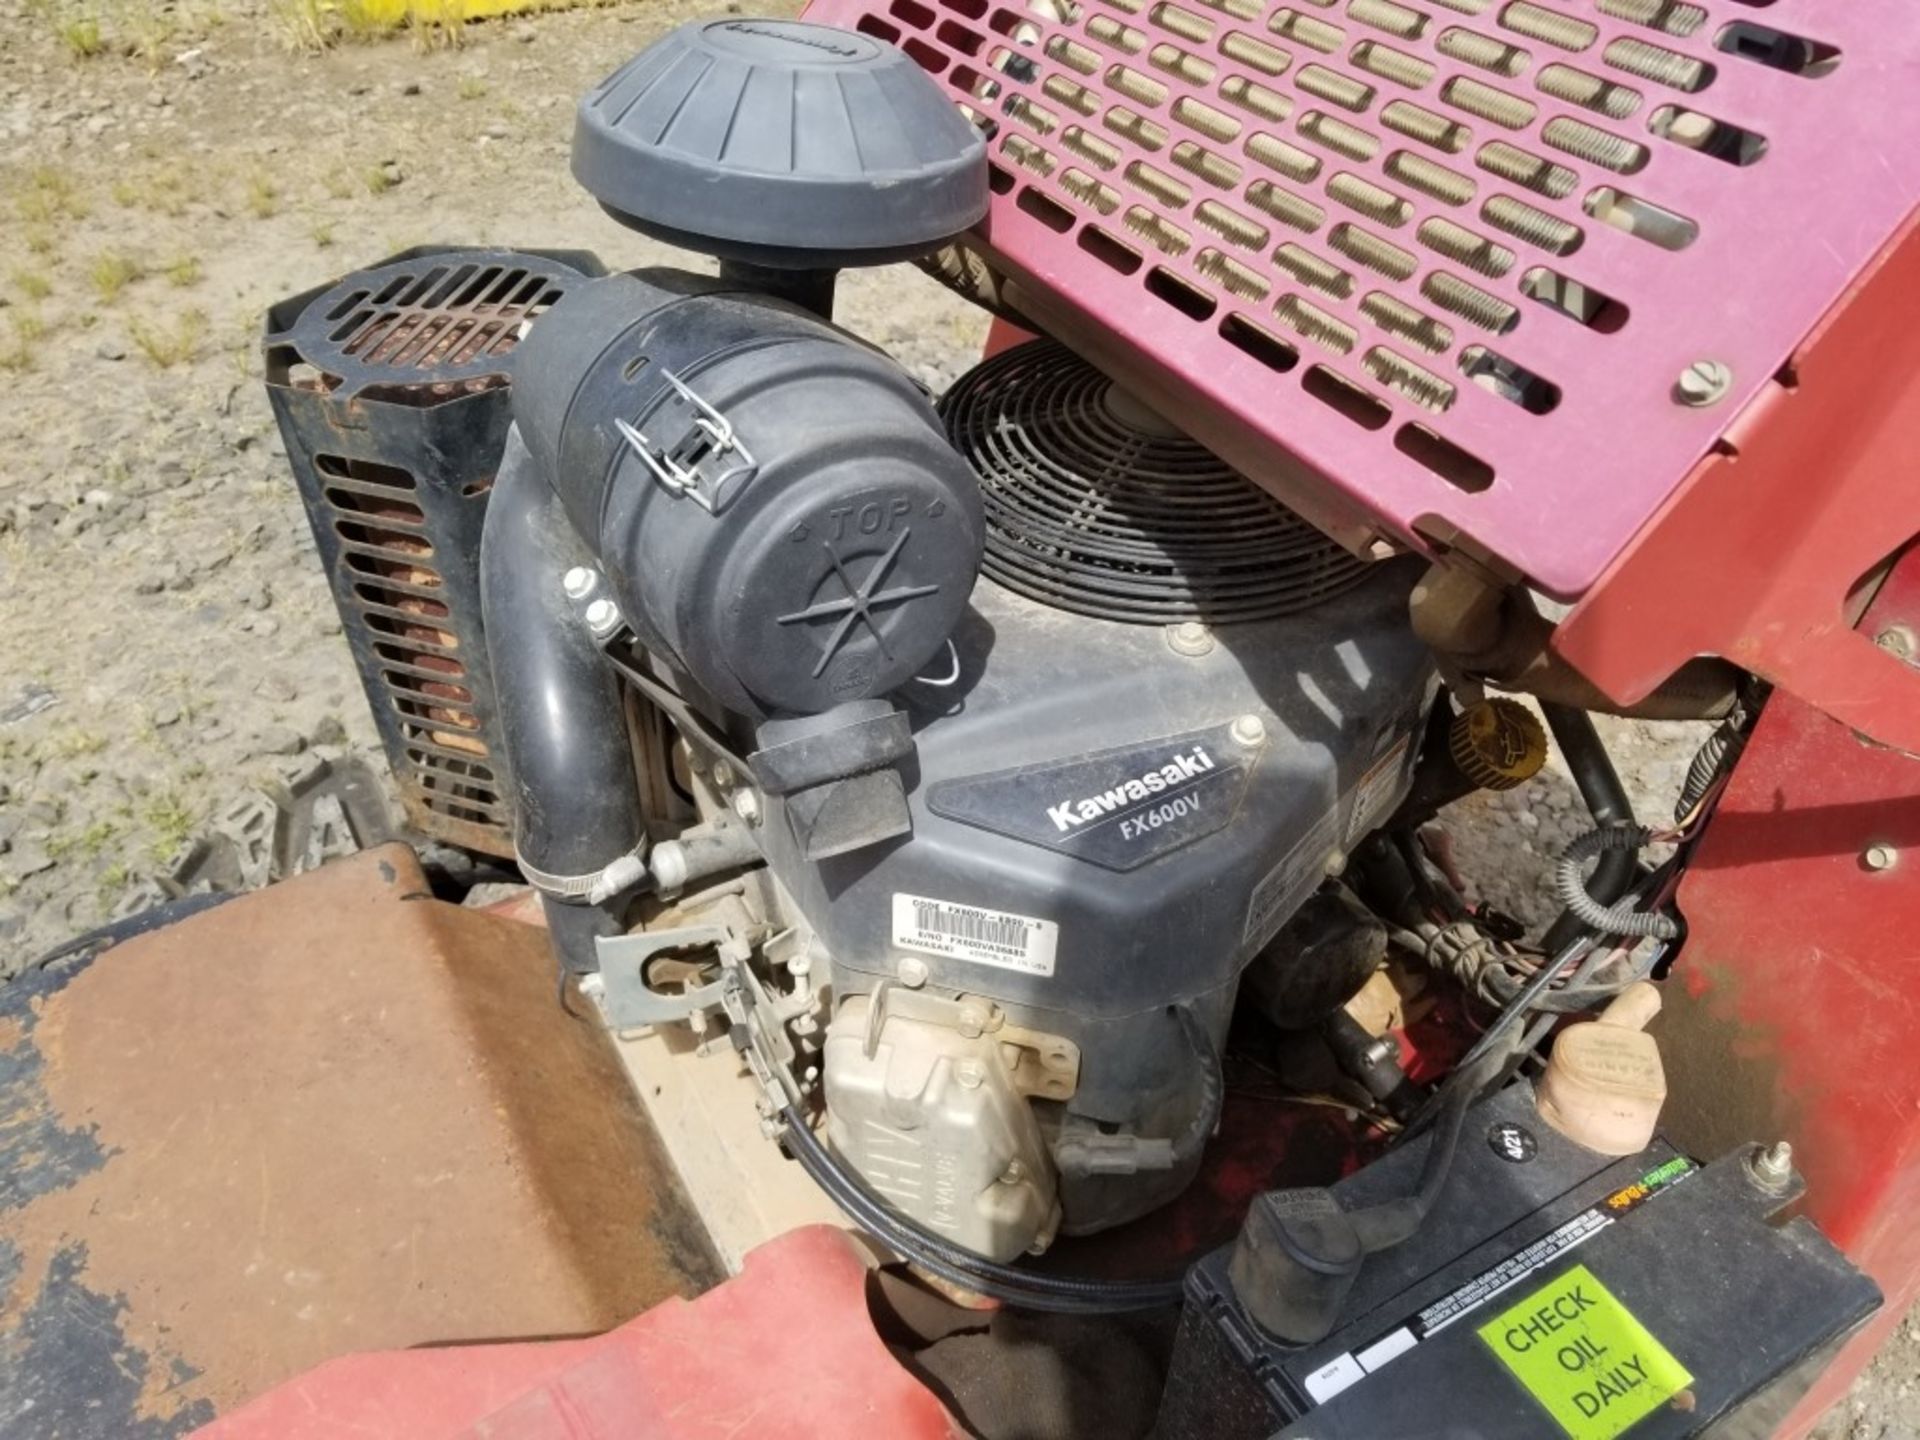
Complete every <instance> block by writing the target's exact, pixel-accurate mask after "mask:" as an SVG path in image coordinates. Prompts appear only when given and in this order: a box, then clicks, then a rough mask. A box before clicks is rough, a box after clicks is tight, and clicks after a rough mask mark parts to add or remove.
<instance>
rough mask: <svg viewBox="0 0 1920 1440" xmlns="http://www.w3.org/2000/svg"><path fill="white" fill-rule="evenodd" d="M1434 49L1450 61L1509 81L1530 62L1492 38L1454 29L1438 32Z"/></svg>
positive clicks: (1512, 47)
mask: <svg viewBox="0 0 1920 1440" xmlns="http://www.w3.org/2000/svg"><path fill="white" fill-rule="evenodd" d="M1433 48H1434V49H1436V50H1438V51H1439V52H1440V53H1441V54H1442V55H1445V56H1447V57H1448V58H1449V59H1453V60H1464V61H1465V62H1466V63H1467V64H1469V65H1478V66H1479V67H1480V68H1481V69H1482V70H1491V71H1492V72H1493V73H1494V74H1496V75H1505V76H1508V77H1512V76H1515V75H1518V74H1519V73H1520V72H1521V71H1522V70H1524V69H1526V68H1527V61H1528V60H1529V59H1531V58H1532V57H1531V56H1529V55H1528V54H1527V52H1526V51H1524V50H1522V49H1521V48H1520V47H1519V46H1517V45H1509V44H1507V42H1506V41H1504V40H1496V39H1494V38H1493V37H1492V36H1491V35H1482V34H1480V32H1479V31H1477V30H1463V29H1461V28H1460V27H1459V26H1457V25H1456V26H1454V27H1453V28H1452V29H1449V30H1443V31H1441V32H1440V38H1439V39H1438V40H1436V41H1434V42H1433Z"/></svg>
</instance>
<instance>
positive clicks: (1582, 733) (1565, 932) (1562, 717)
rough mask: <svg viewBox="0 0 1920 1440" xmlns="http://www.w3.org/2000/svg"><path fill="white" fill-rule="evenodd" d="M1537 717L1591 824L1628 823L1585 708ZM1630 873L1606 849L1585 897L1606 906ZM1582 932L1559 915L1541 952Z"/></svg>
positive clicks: (1629, 813) (1630, 865)
mask: <svg viewBox="0 0 1920 1440" xmlns="http://www.w3.org/2000/svg"><path fill="white" fill-rule="evenodd" d="M1540 713H1541V714H1542V715H1544V716H1545V717H1546V721H1547V728H1548V729H1549V730H1551V731H1553V738H1554V742H1555V743H1556V744H1558V745H1559V747H1560V754H1561V756H1562V758H1564V759H1565V760H1566V762H1567V769H1568V770H1569V771H1571V772H1572V774H1573V783H1574V787H1575V788H1576V789H1578V790H1579V792H1580V798H1581V800H1582V801H1583V802H1585V804H1586V807H1587V813H1588V814H1589V815H1591V816H1592V817H1593V823H1594V824H1595V825H1597V826H1600V827H1602V828H1605V827H1607V826H1612V825H1631V824H1633V823H1634V817H1633V802H1632V801H1631V800H1630V799H1628V797H1627V788H1626V786H1624V785H1622V784H1621V783H1620V775H1619V772H1618V771H1616V770H1615V769H1614V768H1613V760H1612V758H1611V757H1610V756H1608V754H1607V747H1606V745H1605V744H1603V743H1602V742H1601V739H1600V732H1599V731H1598V730H1596V729H1594V727H1593V717H1592V716H1590V715H1588V714H1587V712H1586V711H1584V710H1575V709H1572V708H1570V707H1568V706H1565V705H1544V704H1543V705H1542V706H1541V707H1540ZM1634 871H1635V861H1634V857H1633V856H1632V855H1631V854H1624V853H1622V852H1621V851H1618V850H1610V851H1608V852H1606V853H1605V854H1603V855H1602V856H1601V857H1600V864H1599V866H1598V867H1597V868H1595V870H1594V872H1593V875H1592V877H1591V878H1590V879H1589V880H1588V881H1587V886H1586V888H1587V893H1588V894H1589V895H1591V896H1592V897H1593V898H1594V899H1595V900H1596V901H1598V902H1599V903H1600V904H1602V905H1611V904H1612V903H1613V902H1614V901H1616V900H1618V899H1619V898H1620V897H1621V896H1622V895H1623V894H1625V893H1626V890H1627V887H1628V886H1629V885H1631V884H1632V883H1633V878H1634ZM1583 929H1584V926H1583V925H1582V924H1581V921H1580V919H1579V917H1578V916H1576V915H1573V914H1571V913H1569V912H1563V913H1562V914H1561V915H1560V917H1559V918H1558V919H1557V920H1555V921H1554V922H1553V924H1552V925H1551V926H1549V927H1548V929H1547V933H1546V935H1545V936H1544V937H1543V938H1542V939H1541V941H1540V948H1541V949H1542V950H1545V951H1546V952H1547V953H1548V954H1550V955H1551V954H1555V953H1557V952H1558V951H1559V950H1560V948H1561V947H1562V946H1564V945H1566V944H1567V943H1568V942H1569V941H1571V940H1572V939H1573V938H1574V937H1575V936H1577V935H1579V934H1581V933H1582V931H1583Z"/></svg>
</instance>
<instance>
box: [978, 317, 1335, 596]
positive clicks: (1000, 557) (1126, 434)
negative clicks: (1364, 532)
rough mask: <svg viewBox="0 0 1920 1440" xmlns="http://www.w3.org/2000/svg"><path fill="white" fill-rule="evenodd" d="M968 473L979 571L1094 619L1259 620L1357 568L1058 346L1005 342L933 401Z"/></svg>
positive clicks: (1329, 590) (1321, 591)
mask: <svg viewBox="0 0 1920 1440" xmlns="http://www.w3.org/2000/svg"><path fill="white" fill-rule="evenodd" d="M940 408H941V413H942V415H943V416H944V417H945V420H946V424H947V433H948V436H949V437H950V438H951V439H952V441H953V443H954V445H955V447H956V448H958V449H959V451H960V452H961V454H963V455H965V456H966V457H967V460H968V462H969V463H970V464H971V465H972V466H973V469H974V473H975V474H976V475H978V476H979V479H980V487H981V493H982V497H983V499H984V501H985V505H986V517H987V543H986V562H985V567H984V568H985V570H986V573H987V574H988V575H990V576H992V577H993V579H995V580H997V581H999V583H1000V584H1002V585H1004V586H1006V587H1007V588H1008V589H1009V590H1013V591H1016V592H1018V593H1019V594H1022V595H1025V596H1027V597H1028V598H1030V599H1034V600H1039V601H1041V602H1043V603H1045V604H1048V605H1051V606H1053V607H1054V608H1056V609H1060V610H1070V611H1073V612H1074V613H1075V614H1079V615H1090V616H1094V617H1095V618H1098V619H1103V620H1118V621H1124V622H1127V623H1131V624H1141V625H1157V624H1168V623H1174V622H1178V621H1182V620H1203V621H1206V622H1207V623H1209V624H1213V625H1225V624H1232V623H1237V622H1245V621H1254V620H1270V619H1273V618H1275V617H1276V616H1280V615H1287V614H1291V613H1293V612H1296V611H1299V610H1304V609H1307V608H1309V607H1310V606H1314V605H1317V604H1319V603H1320V602H1321V601H1323V600H1326V599H1327V598H1329V597H1330V596H1333V595H1337V594H1339V593H1340V592H1341V591H1343V590H1346V589H1349V588H1351V587H1352V586H1353V585H1355V584H1358V583H1359V581H1360V579H1361V578H1362V577H1363V576H1364V575H1365V573H1366V569H1367V566H1366V563H1365V562H1364V561H1361V560H1357V559H1355V558H1354V557H1353V556H1352V555H1350V554H1348V552H1347V551H1345V550H1344V549H1342V548H1341V547H1340V546H1339V545H1337V544H1335V543H1334V542H1333V541H1332V540H1329V539H1328V538H1327V537H1326V536H1325V535H1323V534H1321V533H1320V531H1318V530H1316V529H1314V528H1313V526H1311V525H1309V524H1308V523H1307V522H1306V521H1304V520H1302V519H1301V518H1300V517H1299V516H1297V515H1295V514H1294V513H1293V512H1292V511H1291V510H1288V509H1287V508H1286V507H1285V506H1283V505H1281V504H1280V503H1279V502H1278V501H1276V500H1274V499H1273V498H1271V497H1270V496H1269V495H1268V494H1267V493H1266V492H1265V491H1264V490H1262V489H1260V487H1259V486H1257V485H1255V484H1254V483H1253V482H1252V481H1251V480H1249V479H1247V478H1246V476H1244V475H1242V474H1240V473H1239V472H1238V471H1236V470H1233V469H1231V468H1230V467H1229V466H1228V465H1227V464H1226V463H1225V462H1224V461H1222V460H1220V459H1218V458H1216V457H1215V456H1214V455H1213V454H1212V453H1211V452H1209V451H1208V450H1206V449H1205V448H1203V447H1202V446H1200V445H1199V444H1197V443H1196V442H1194V441H1193V440H1190V439H1188V438H1187V437H1186V436H1185V435H1182V434H1181V433H1180V432H1179V431H1178V430H1176V429H1174V428H1173V427H1172V426H1170V425H1168V424H1167V423H1166V422H1165V421H1164V420H1162V419H1161V418H1160V417H1159V416H1158V415H1156V414H1154V413H1153V412H1152V411H1151V410H1149V409H1147V408H1146V407H1145V406H1144V405H1142V404H1141V403H1140V402H1139V401H1137V400H1135V399H1133V397H1132V396H1130V395H1129V394H1127V392H1125V391H1123V390H1121V389H1120V388H1119V387H1118V386H1116V385H1115V384H1114V383H1113V382H1112V381H1111V380H1109V379H1108V378H1107V377H1106V376H1105V375H1103V374H1101V372H1100V371H1098V370H1096V369H1095V368H1094V367H1093V366H1091V365H1089V364H1088V363H1087V362H1086V361H1084V360H1082V359H1080V358H1079V357H1078V356H1076V355H1075V354H1073V352H1072V351H1070V350H1068V349H1066V348H1065V347H1064V346H1062V345H1057V344H1054V343H1053V342H1051V341H1038V342H1035V343H1033V344H1029V345H1022V346H1019V347H1018V348H1016V349H1013V350H1008V351H1005V352H1003V353H1002V354H1000V355H997V356H995V357H994V358H992V359H990V360H987V361H985V362H984V363H982V364H980V365H978V366H976V367H975V368H974V369H972V370H971V371H969V372H968V373H967V374H965V375H963V376H961V377H960V379H959V380H957V381H956V382H955V383H954V385H953V388H952V389H950V390H948V391H947V393H946V395H945V397H944V398H943V399H942V400H941V403H940Z"/></svg>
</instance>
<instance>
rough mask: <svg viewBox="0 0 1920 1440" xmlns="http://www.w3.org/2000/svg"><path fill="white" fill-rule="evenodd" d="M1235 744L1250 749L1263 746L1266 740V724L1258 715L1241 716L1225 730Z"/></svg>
mask: <svg viewBox="0 0 1920 1440" xmlns="http://www.w3.org/2000/svg"><path fill="white" fill-rule="evenodd" d="M1227 733H1228V734H1230V735H1231V736H1233V738H1234V740H1235V742H1236V743H1238V744H1241V745H1245V746H1248V747H1249V748H1251V747H1252V746H1255V745H1264V744H1265V743H1266V739H1267V727H1266V723H1265V722H1264V721H1262V720H1261V718H1260V717H1259V716H1258V715H1242V716H1241V717H1240V718H1239V719H1237V720H1235V721H1234V722H1233V724H1232V725H1230V726H1229V727H1228V728H1227Z"/></svg>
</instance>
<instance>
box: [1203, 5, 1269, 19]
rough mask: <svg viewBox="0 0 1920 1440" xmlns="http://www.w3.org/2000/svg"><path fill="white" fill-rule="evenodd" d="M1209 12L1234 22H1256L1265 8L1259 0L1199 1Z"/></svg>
mask: <svg viewBox="0 0 1920 1440" xmlns="http://www.w3.org/2000/svg"><path fill="white" fill-rule="evenodd" d="M1200 3H1201V4H1202V5H1205V6H1206V7H1207V8H1208V9H1209V10H1218V11H1220V12H1221V13H1222V14H1223V15H1231V16H1233V18H1234V19H1236V20H1257V19H1258V18H1259V17H1260V12H1261V10H1262V9H1264V8H1265V7H1264V6H1262V5H1261V3H1260V0H1200Z"/></svg>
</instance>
